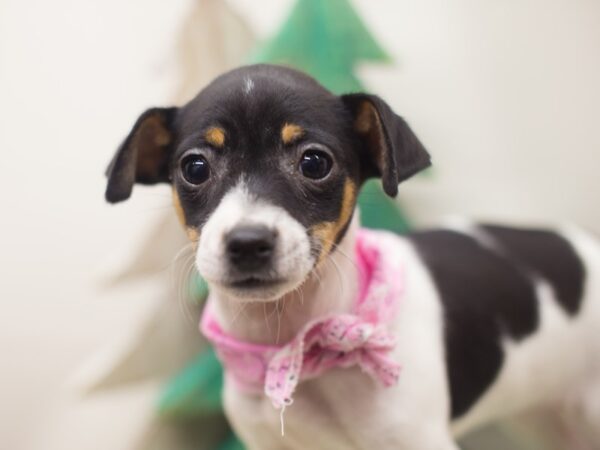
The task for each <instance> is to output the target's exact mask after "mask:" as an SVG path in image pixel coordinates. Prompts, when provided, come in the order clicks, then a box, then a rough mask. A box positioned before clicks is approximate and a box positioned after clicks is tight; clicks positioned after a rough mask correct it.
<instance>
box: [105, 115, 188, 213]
mask: <svg viewBox="0 0 600 450" xmlns="http://www.w3.org/2000/svg"><path fill="white" fill-rule="evenodd" d="M177 109H178V108H151V109H149V110H147V111H146V112H144V113H143V114H142V115H141V116H140V117H139V119H138V120H137V121H136V123H135V125H134V126H133V129H132V130H131V132H130V133H129V135H128V136H127V138H126V139H125V141H123V143H122V144H121V146H120V147H119V149H118V150H117V153H116V154H115V156H114V157H113V159H112V161H111V162H110V164H109V166H108V168H107V169H106V176H107V177H108V184H107V186H106V194H105V197H106V200H107V201H109V202H110V203H116V202H120V201H123V200H127V199H128V198H129V196H130V195H131V191H132V189H133V184H134V183H141V184H155V183H161V182H169V156H170V154H171V150H172V145H173V142H174V133H173V122H174V119H175V116H176V114H177Z"/></svg>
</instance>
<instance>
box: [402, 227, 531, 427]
mask: <svg viewBox="0 0 600 450" xmlns="http://www.w3.org/2000/svg"><path fill="white" fill-rule="evenodd" d="M409 239H410V240H411V241H412V242H413V243H414V245H415V247H416V248H417V250H418V252H419V254H420V255H421V257H422V258H423V261H424V263H425V264H426V265H427V266H428V268H429V270H430V272H431V275H432V277H433V280H434V282H435V283H436V285H437V289H438V291H439V295H440V297H441V300H442V303H443V306H444V313H445V346H446V360H447V370H448V378H449V387H450V396H451V414H452V417H453V418H457V417H459V416H461V415H463V414H464V413H466V412H467V411H468V410H469V408H470V407H471V406H472V405H473V404H474V403H475V402H476V401H477V399H478V398H479V397H480V396H481V395H482V394H483V393H484V392H485V390H486V389H487V388H488V387H489V386H490V385H491V384H492V383H493V382H494V380H495V379H496V376H497V375H498V373H499V371H500V369H501V367H502V363H503V360H504V352H503V350H502V345H501V340H502V337H503V336H506V335H508V336H510V337H511V338H513V339H515V340H520V339H523V338H524V337H526V336H527V335H529V334H530V333H532V332H533V331H534V330H535V329H536V328H537V326H538V321H539V312H538V304H537V298H536V293H535V287H534V284H533V281H532V280H531V278H530V277H528V276H527V274H526V272H524V271H523V270H521V269H520V268H519V267H518V266H516V265H515V264H513V262H512V261H511V260H510V259H509V258H508V257H506V256H503V255H502V254H500V253H497V252H494V251H492V250H490V249H488V248H486V247H484V246H483V245H481V244H480V243H479V242H478V241H477V240H475V239H473V238H472V237H470V236H467V235H465V234H461V233H458V232H454V231H446V230H438V231H427V232H421V233H415V234H412V235H410V236H409Z"/></svg>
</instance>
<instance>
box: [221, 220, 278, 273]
mask: <svg viewBox="0 0 600 450" xmlns="http://www.w3.org/2000/svg"><path fill="white" fill-rule="evenodd" d="M276 237H277V234H276V232H275V231H273V230H270V229H269V228H267V227H265V226H262V225H246V226H239V227H236V228H234V229H233V230H231V231H230V232H229V233H228V234H227V236H226V238H225V249H226V251H227V257H228V258H229V262H230V263H231V264H232V265H233V266H234V267H235V268H236V269H238V270H241V271H245V272H249V271H253V270H257V269H261V268H264V267H265V266H266V265H267V264H269V263H270V262H271V257H272V256H273V251H274V250H275V238H276Z"/></svg>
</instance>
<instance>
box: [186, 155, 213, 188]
mask: <svg viewBox="0 0 600 450" xmlns="http://www.w3.org/2000/svg"><path fill="white" fill-rule="evenodd" d="M181 173H182V174H183V178H185V180H186V181H187V182H188V183H190V184H196V185H198V184H202V183H204V182H205V181H206V180H208V176H209V175H210V169H209V167H208V161H206V158H204V156H202V155H189V156H186V157H185V158H183V160H182V161H181Z"/></svg>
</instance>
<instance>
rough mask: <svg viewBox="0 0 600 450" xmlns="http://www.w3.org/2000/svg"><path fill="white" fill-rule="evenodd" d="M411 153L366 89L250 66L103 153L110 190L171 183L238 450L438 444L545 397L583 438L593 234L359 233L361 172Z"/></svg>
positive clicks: (386, 184) (387, 177)
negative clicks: (348, 89)
mask: <svg viewBox="0 0 600 450" xmlns="http://www.w3.org/2000/svg"><path fill="white" fill-rule="evenodd" d="M429 164H430V157H429V155H428V153H427V152H426V151H425V149H424V148H423V146H422V145H421V143H420V142H419V140H418V139H417V138H416V137H415V135H414V134H413V132H412V131H411V129H410V128H409V126H408V125H407V123H406V122H405V121H404V120H403V119H402V118H400V117H399V116H397V115H396V114H394V112H393V111H392V110H391V109H390V107H389V106H388V105H387V104H386V103H385V102H384V101H383V100H382V99H380V98H379V97H377V96H374V95H368V94H363V93H356V94H349V95H342V96H336V95H333V94H332V93H330V92H329V91H327V90H326V89H324V88H323V87H321V86H320V85H319V84H318V83H317V82H316V81H314V80H313V79H312V78H310V77H308V76H306V75H304V74H302V73H299V72H296V71H294V70H291V69H287V68H283V67H276V66H269V65H258V66H250V67H243V68H240V69H237V70H234V71H231V72H229V73H226V74H224V75H222V76H221V77H219V78H217V79H216V80H215V81H214V82H213V83H211V84H210V85H209V86H207V87H206V88H205V89H204V90H202V92H200V93H199V94H198V96H197V97H196V98H194V99H193V100H191V101H190V102H189V103H188V104H186V105H185V106H182V107H180V108H176V107H173V108H153V109H150V110H148V111H146V112H145V113H143V114H142V115H141V116H140V118H139V119H138V120H137V122H136V123H135V125H134V127H133V130H132V131H131V133H130V134H129V136H128V137H127V138H126V139H125V141H124V142H123V144H122V145H121V147H120V148H119V150H118V151H117V153H116V155H115V157H114V159H113V161H112V163H111V164H110V167H109V169H108V187H107V190H106V198H107V199H108V201H109V202H120V201H122V200H125V199H127V198H128V197H129V196H130V194H131V191H132V188H133V185H134V183H143V184H154V183H160V182H165V183H170V184H171V186H172V189H173V199H174V202H175V209H176V211H177V214H178V215H179V218H180V219H181V222H182V223H183V224H184V226H185V228H186V230H187V233H188V235H189V237H190V239H191V240H192V241H193V242H194V243H195V246H196V252H197V253H196V266H197V268H198V271H199V272H200V274H201V275H202V276H203V277H204V278H205V279H206V280H207V281H208V283H209V285H210V297H209V299H208V303H207V306H206V307H205V311H204V314H203V318H202V324H201V328H202V331H203V332H204V333H205V335H206V336H207V337H208V338H209V339H210V340H211V341H212V342H213V343H214V345H215V347H216V349H217V352H218V354H219V357H220V358H221V360H222V361H223V364H224V366H225V371H226V377H225V392H224V404H225V410H226V414H227V416H228V417H229V419H230V420H231V423H232V425H233V427H234V429H235V431H236V432H237V433H238V434H239V436H240V437H241V439H242V440H243V441H244V442H245V443H246V445H247V446H248V448H249V449H253V450H259V449H260V450H268V449H274V450H275V449H277V450H280V449H299V450H306V449H327V450H335V449H363V450H366V449H369V450H370V449H411V450H425V449H437V450H441V449H447V450H450V449H457V448H458V447H457V446H456V443H455V437H456V436H457V435H459V434H461V433H463V432H465V431H466V430H469V429H472V428H473V427H476V426H478V425H480V424H483V423H486V422H489V421H491V420H494V419H496V418H499V417H503V416H506V415H508V414H513V413H516V412H519V411H523V410H525V409H529V408H535V407H540V406H548V405H555V406H556V407H557V408H559V407H560V408H563V407H564V408H567V409H569V410H571V411H576V413H577V421H578V423H579V424H580V425H581V427H582V429H583V427H584V425H585V426H587V427H588V431H589V437H590V442H595V444H596V445H600V440H598V438H599V436H598V429H600V395H599V394H600V339H599V337H600V336H599V334H598V330H600V247H599V246H598V244H597V243H596V242H595V241H594V240H593V239H592V238H590V237H589V236H588V235H587V234H585V233H583V232H581V231H578V230H576V229H568V230H567V229H566V230H562V231H560V232H559V231H542V230H519V229H512V228H506V227H500V226H491V225H477V224H470V223H465V224H462V225H461V226H460V227H458V228H457V229H445V230H435V231H425V232H417V233H414V234H411V235H408V236H405V237H400V236H395V235H392V234H390V233H386V232H377V231H367V230H362V229H359V227H358V225H357V220H356V214H355V205H356V198H357V194H358V192H359V190H360V187H361V185H362V184H363V182H364V181H365V180H367V179H369V178H371V177H380V178H381V180H382V184H383V189H384V191H385V192H386V193H387V194H388V195H390V196H395V195H396V193H397V191H398V184H399V183H400V182H402V181H404V180H406V179H407V178H409V177H410V176H412V175H413V174H415V173H417V172H418V171H420V170H422V169H424V168H426V167H427V166H429ZM284 409H285V414H284ZM283 423H285V435H284V436H281V431H282V430H281V426H282V425H283ZM594 433H596V435H595V436H594ZM593 439H596V441H593Z"/></svg>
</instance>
